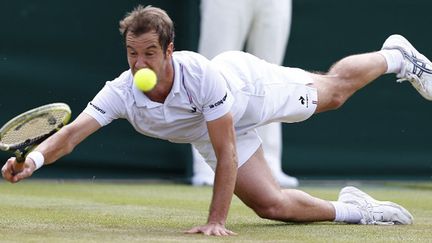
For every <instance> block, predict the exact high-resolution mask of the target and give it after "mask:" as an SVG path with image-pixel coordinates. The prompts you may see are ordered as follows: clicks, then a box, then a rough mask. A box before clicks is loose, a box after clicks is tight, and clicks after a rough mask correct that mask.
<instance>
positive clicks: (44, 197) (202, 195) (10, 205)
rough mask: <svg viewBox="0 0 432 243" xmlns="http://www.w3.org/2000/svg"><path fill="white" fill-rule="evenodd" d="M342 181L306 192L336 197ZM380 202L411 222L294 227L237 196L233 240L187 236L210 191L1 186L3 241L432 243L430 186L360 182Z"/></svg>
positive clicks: (202, 215)
mask: <svg viewBox="0 0 432 243" xmlns="http://www.w3.org/2000/svg"><path fill="white" fill-rule="evenodd" d="M341 186H342V184H340V185H332V186H325V185H324V186H323V185H319V184H310V185H307V186H303V187H301V188H300V189H302V190H305V191H306V192H308V193H310V194H312V195H315V196H318V197H321V198H324V199H328V200H335V199H336V197H337V193H338V190H339V188H340V187H341ZM361 188H362V189H364V190H365V191H367V192H368V193H369V194H371V195H372V196H374V197H376V198H378V199H386V200H392V201H395V202H397V203H400V204H402V205H404V206H405V207H406V208H407V209H409V210H410V211H411V213H412V214H413V215H414V217H415V224H414V225H410V226H362V225H346V224H336V223H331V222H325V223H312V224H291V223H281V222H276V221H270V220H264V219H260V218H259V217H257V216H256V215H255V214H254V213H253V212H252V211H251V210H250V209H249V208H247V207H246V206H244V205H243V204H242V203H241V202H240V200H238V199H237V198H234V200H233V203H232V206H231V210H230V216H229V219H228V224H227V227H228V228H230V229H231V230H233V231H235V232H237V233H238V235H237V236H234V237H222V238H217V237H206V236H203V235H187V234H183V231H185V230H187V229H189V228H191V227H193V226H197V225H199V224H203V223H204V222H205V221H206V217H207V209H208V205H209V201H210V197H211V188H208V187H204V188H197V187H191V186H187V185H178V184H155V183H125V182H115V181H114V182H109V183H108V182H107V183H101V182H98V183H91V182H55V181H51V182H43V181H25V182H20V183H18V184H15V185H12V184H9V183H0V212H1V213H0V236H1V237H0V241H1V242H44V243H48V242H191V241H194V242H215V241H216V242H218V241H227V242H234V241H235V242H264V241H265V242H431V241H432V230H431V229H432V187H431V184H430V183H422V184H418V183H388V184H382V183H381V184H379V185H375V184H366V185H364V186H361Z"/></svg>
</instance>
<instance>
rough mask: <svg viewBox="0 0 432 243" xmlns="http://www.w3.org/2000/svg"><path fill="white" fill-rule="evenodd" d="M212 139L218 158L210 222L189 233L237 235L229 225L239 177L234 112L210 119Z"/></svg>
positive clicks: (208, 124) (209, 127)
mask: <svg viewBox="0 0 432 243" xmlns="http://www.w3.org/2000/svg"><path fill="white" fill-rule="evenodd" d="M207 127H208V131H209V136H210V140H211V142H212V145H213V149H214V151H215V154H216V158H217V165H216V171H215V182H214V187H213V197H212V201H211V205H210V212H209V217H208V220H207V224H206V225H203V226H197V227H194V228H192V229H190V230H189V231H187V232H186V233H202V234H205V235H215V236H226V235H235V233H234V232H232V231H231V230H228V229H227V228H225V222H226V219H227V217H228V211H229V207H230V204H231V200H232V196H233V194H234V187H235V182H236V178H237V152H236V142H235V131H234V127H233V120H232V116H231V113H228V114H226V115H224V116H223V117H221V118H219V119H216V120H214V121H210V122H208V123H207Z"/></svg>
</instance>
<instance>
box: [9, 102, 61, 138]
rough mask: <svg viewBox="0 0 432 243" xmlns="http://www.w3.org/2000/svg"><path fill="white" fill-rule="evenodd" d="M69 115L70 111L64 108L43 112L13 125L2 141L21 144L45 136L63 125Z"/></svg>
mask: <svg viewBox="0 0 432 243" xmlns="http://www.w3.org/2000/svg"><path fill="white" fill-rule="evenodd" d="M67 115H68V113H67V112H65V111H62V110H58V111H49V112H45V113H41V114H40V115H38V116H34V117H33V118H31V119H28V120H24V121H23V122H21V123H18V124H16V125H14V126H11V127H10V128H9V130H8V131H6V132H5V133H4V134H3V135H2V137H1V142H2V143H3V144H9V145H13V144H21V143H24V142H26V141H31V140H34V139H35V138H39V137H41V136H44V135H46V134H48V133H51V132H52V131H56V130H57V129H59V128H60V127H61V126H62V125H63V121H64V119H65V117H66V116H67Z"/></svg>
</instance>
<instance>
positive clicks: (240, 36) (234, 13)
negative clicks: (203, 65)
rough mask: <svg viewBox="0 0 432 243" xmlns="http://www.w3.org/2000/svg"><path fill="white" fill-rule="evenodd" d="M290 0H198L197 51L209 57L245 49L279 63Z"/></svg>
mask: <svg viewBox="0 0 432 243" xmlns="http://www.w3.org/2000/svg"><path fill="white" fill-rule="evenodd" d="M291 12H292V1H291V0H201V31H200V40H199V47H198V52H199V53H200V54H202V55H204V56H205V57H207V58H209V59H211V58H213V57H215V56H216V55H218V54H220V53H222V52H225V51H237V50H243V48H244V47H245V50H246V51H247V52H249V53H252V54H253V55H255V56H257V57H259V58H262V59H264V60H266V61H267V62H271V63H275V64H281V63H282V61H283V58H284V57H285V48H286V44H287V42H288V38H289V32H290V28H291Z"/></svg>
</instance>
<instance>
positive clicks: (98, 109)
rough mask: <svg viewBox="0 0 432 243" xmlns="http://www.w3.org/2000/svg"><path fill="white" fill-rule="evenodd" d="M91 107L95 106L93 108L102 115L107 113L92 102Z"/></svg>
mask: <svg viewBox="0 0 432 243" xmlns="http://www.w3.org/2000/svg"><path fill="white" fill-rule="evenodd" d="M90 105H91V106H93V108H95V109H96V110H97V111H99V112H100V113H102V114H105V113H106V112H105V111H104V110H102V109H101V108H99V107H97V106H96V105H94V104H93V103H91V102H90Z"/></svg>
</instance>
